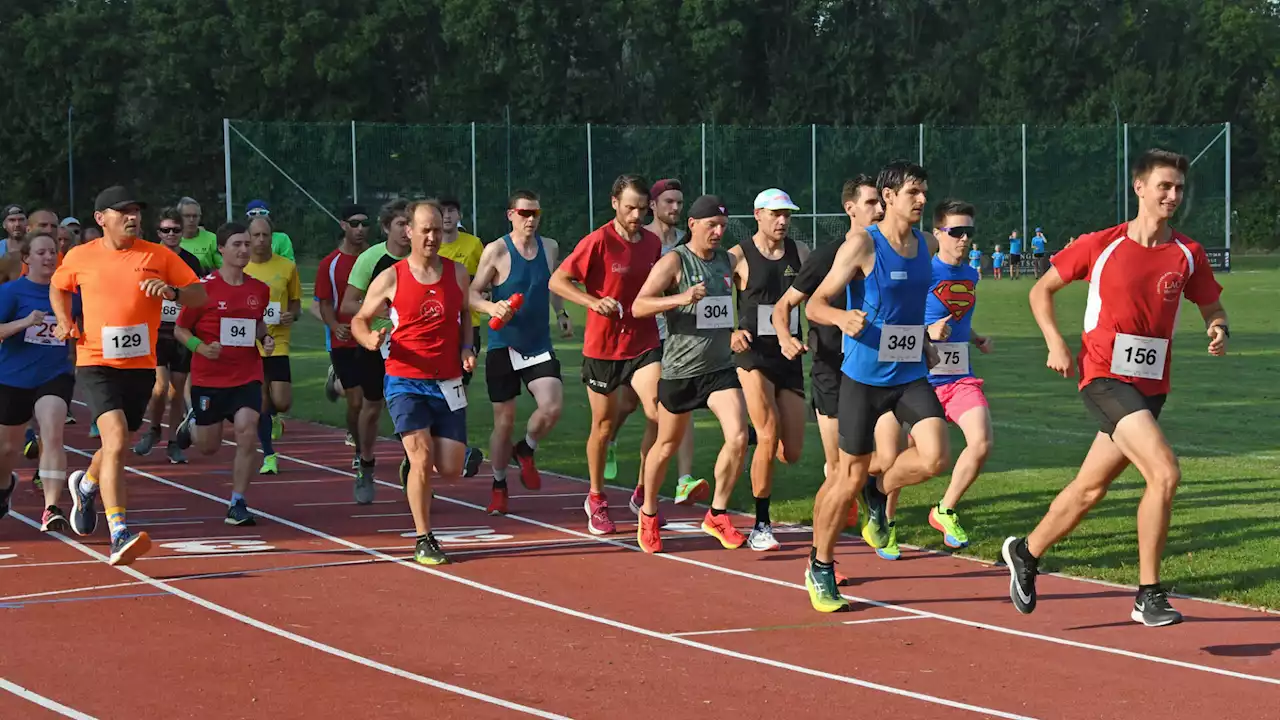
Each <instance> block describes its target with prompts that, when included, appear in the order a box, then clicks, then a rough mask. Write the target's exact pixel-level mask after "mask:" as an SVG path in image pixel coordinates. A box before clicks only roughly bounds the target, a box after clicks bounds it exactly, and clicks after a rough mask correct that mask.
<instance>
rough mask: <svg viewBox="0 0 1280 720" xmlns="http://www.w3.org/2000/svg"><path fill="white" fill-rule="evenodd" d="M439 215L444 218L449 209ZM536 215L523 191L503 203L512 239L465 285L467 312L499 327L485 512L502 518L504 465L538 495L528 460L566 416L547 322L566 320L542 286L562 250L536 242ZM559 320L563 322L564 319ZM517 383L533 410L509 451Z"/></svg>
mask: <svg viewBox="0 0 1280 720" xmlns="http://www.w3.org/2000/svg"><path fill="white" fill-rule="evenodd" d="M445 212H446V215H445V217H446V218H447V217H448V214H447V213H448V212H449V210H448V206H445ZM541 215H542V208H541V205H540V203H539V201H538V196H537V195H536V194H534V193H532V192H530V191H528V190H517V191H516V192H515V193H514V194H512V196H511V199H510V200H509V201H508V202H507V218H508V219H509V220H510V221H511V232H510V233H507V234H506V235H504V236H503V237H502V239H501V240H500V241H498V242H494V243H490V244H489V246H488V247H486V248H485V249H484V254H482V255H481V256H480V267H479V271H478V272H477V273H476V277H475V280H473V281H472V283H471V292H470V295H471V307H473V308H476V309H477V310H479V311H481V312H483V313H486V314H488V315H489V316H490V317H493V318H497V319H499V320H501V321H502V322H503V323H505V324H504V325H503V326H502V327H501V328H500V329H498V330H492V329H491V330H490V332H489V353H488V355H487V356H486V357H485V364H484V373H485V384H486V385H487V386H488V390H489V402H491V403H493V434H492V435H491V436H490V439H489V458H490V464H491V465H492V466H493V492H492V497H491V499H490V501H489V507H488V508H486V509H485V512H487V513H489V514H490V515H505V514H506V512H507V500H508V493H507V464H508V463H509V462H510V461H511V456H512V455H514V456H515V458H516V460H517V462H519V463H520V482H521V483H522V484H523V485H524V486H525V488H527V489H529V490H538V489H540V488H541V487H542V478H541V476H540V475H539V474H538V467H537V464H536V463H535V462H534V453H535V452H536V451H537V449H538V441H539V440H541V439H542V438H544V437H546V435H547V433H549V432H551V428H553V427H555V424H556V422H557V421H559V420H560V411H561V410H562V409H563V408H564V383H563V381H562V380H561V378H560V361H559V360H558V359H556V353H555V349H554V348H553V347H552V346H551V327H550V320H551V318H550V317H548V316H549V315H550V311H549V307H548V306H549V304H551V305H555V306H556V309H557V311H558V312H559V313H560V314H563V313H564V300H563V299H562V298H560V297H559V296H555V297H551V293H550V291H549V290H548V285H547V284H548V282H549V281H550V279H551V271H552V270H553V269H554V268H555V266H556V258H557V257H558V256H559V254H560V248H559V246H557V245H556V242H555V241H554V240H548V239H546V238H543V237H542V236H540V235H539V234H538V223H539V218H540V217H541ZM447 224H448V223H447V220H446V225H447ZM485 292H490V294H491V297H492V298H493V299H492V301H490V300H485V299H484V295H483V294H484V293H485ZM514 295H521V296H522V298H523V299H522V304H521V305H520V308H519V312H516V311H515V310H514V309H513V308H512V305H511V301H512V296H514ZM564 317H566V319H567V315H566V316H564ZM521 383H524V386H525V387H527V388H528V389H529V394H530V395H532V396H533V400H534V403H535V404H536V408H535V409H534V411H533V413H532V414H531V415H529V420H528V422H527V423H526V424H525V434H524V438H522V439H521V440H520V441H519V442H517V443H516V444H515V446H512V444H511V433H512V431H513V429H514V427H515V422H516V398H517V397H519V396H520V384H521ZM477 464H478V463H477ZM468 469H470V468H468Z"/></svg>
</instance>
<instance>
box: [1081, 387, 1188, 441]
mask: <svg viewBox="0 0 1280 720" xmlns="http://www.w3.org/2000/svg"><path fill="white" fill-rule="evenodd" d="M1166 398H1168V396H1167V395H1143V394H1142V393H1140V392H1138V388H1136V387H1134V386H1133V385H1130V384H1129V383H1127V382H1124V381H1123V380H1116V379H1115V378H1097V379H1095V380H1090V381H1089V384H1088V385H1085V386H1084V387H1083V388H1081V389H1080V399H1081V400H1084V406H1085V407H1086V408H1088V409H1089V413H1090V414H1091V415H1093V417H1094V418H1096V419H1097V421H1098V426H1099V427H1101V428H1102V432H1104V433H1106V434H1107V435H1112V434H1114V433H1115V431H1116V425H1117V424H1119V423H1120V420H1121V419H1123V418H1124V417H1125V416H1127V415H1132V414H1133V413H1136V412H1141V411H1143V410H1150V411H1151V414H1152V415H1153V416H1155V418H1156V419H1157V420H1159V419H1160V411H1161V410H1162V409H1164V401H1165V399H1166Z"/></svg>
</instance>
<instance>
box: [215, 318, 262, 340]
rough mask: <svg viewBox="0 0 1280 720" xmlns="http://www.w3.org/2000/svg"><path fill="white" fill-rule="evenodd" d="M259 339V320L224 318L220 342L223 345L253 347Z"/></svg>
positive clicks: (219, 337)
mask: <svg viewBox="0 0 1280 720" xmlns="http://www.w3.org/2000/svg"><path fill="white" fill-rule="evenodd" d="M257 341H258V321H257V320H252V319H248V318H222V332H221V333H220V334H219V336H218V342H220V343H222V346H223V347H253V345H254V343H256V342H257Z"/></svg>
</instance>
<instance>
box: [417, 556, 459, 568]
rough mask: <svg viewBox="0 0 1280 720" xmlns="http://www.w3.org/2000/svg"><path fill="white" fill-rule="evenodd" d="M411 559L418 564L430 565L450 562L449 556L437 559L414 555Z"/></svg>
mask: <svg viewBox="0 0 1280 720" xmlns="http://www.w3.org/2000/svg"><path fill="white" fill-rule="evenodd" d="M413 561H414V562H416V563H418V564H419V565H429V566H431V567H435V566H437V565H449V564H450V561H449V558H439V559H437V558H420V557H417V556H414V558H413Z"/></svg>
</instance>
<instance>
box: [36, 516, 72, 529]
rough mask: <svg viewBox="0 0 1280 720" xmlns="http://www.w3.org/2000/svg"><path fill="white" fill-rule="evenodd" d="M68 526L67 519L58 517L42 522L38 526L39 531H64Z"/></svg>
mask: <svg viewBox="0 0 1280 720" xmlns="http://www.w3.org/2000/svg"><path fill="white" fill-rule="evenodd" d="M68 527H70V525H68V524H67V519H66V518H62V517H58V518H54V519H52V520H50V521H49V522H47V523H45V524H42V525H41V526H40V532H66V531H67V528H68Z"/></svg>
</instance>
